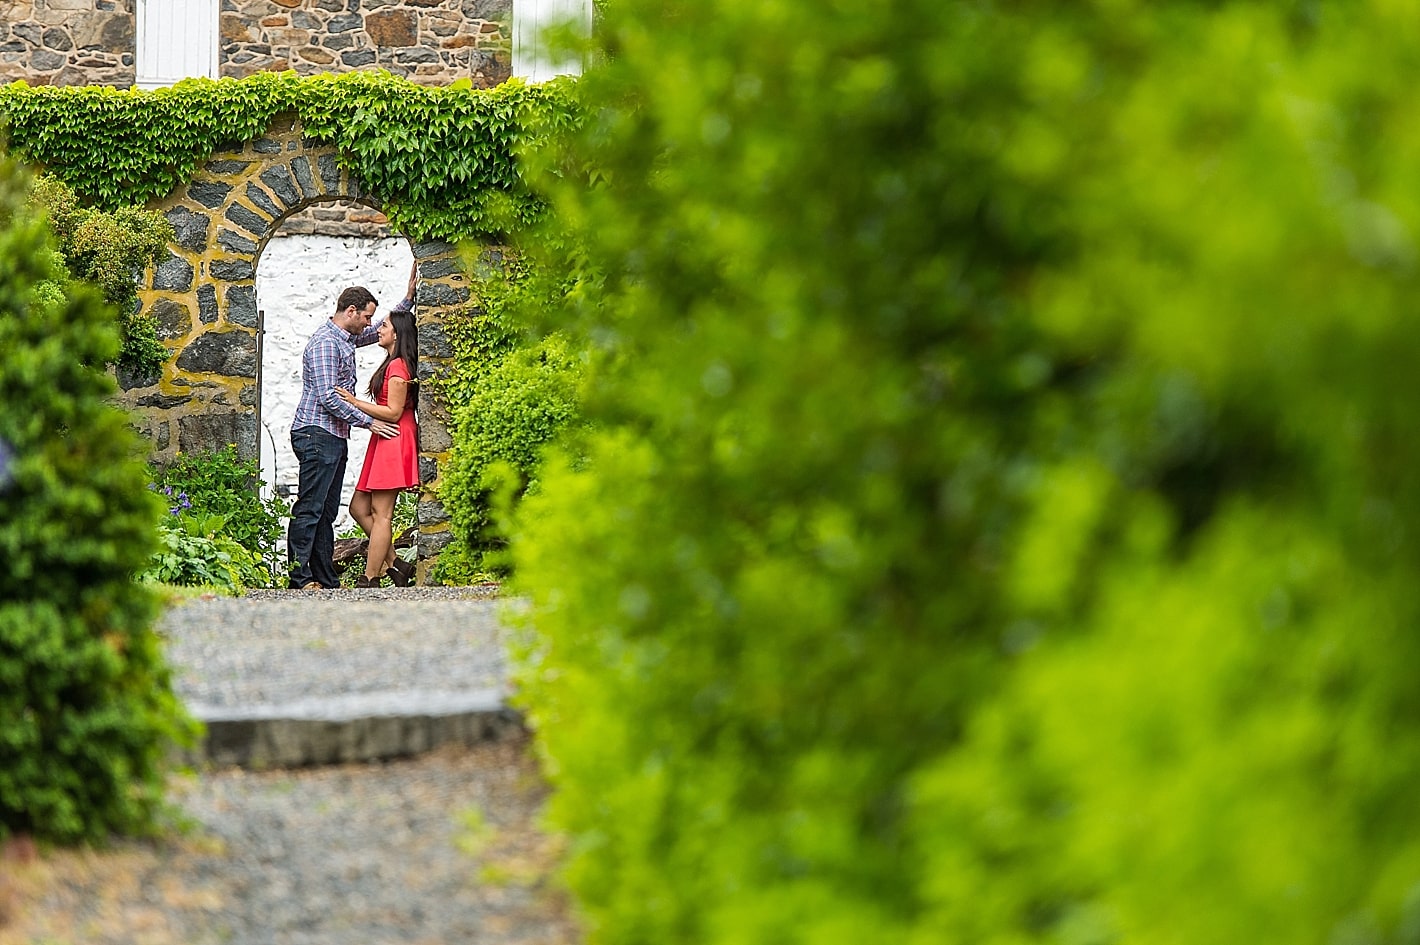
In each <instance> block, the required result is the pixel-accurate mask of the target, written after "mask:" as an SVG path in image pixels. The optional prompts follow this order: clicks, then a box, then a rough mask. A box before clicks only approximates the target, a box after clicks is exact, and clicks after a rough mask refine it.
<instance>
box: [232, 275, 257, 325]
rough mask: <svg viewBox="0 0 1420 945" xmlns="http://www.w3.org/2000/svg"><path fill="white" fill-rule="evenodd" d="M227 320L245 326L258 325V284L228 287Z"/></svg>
mask: <svg viewBox="0 0 1420 945" xmlns="http://www.w3.org/2000/svg"><path fill="white" fill-rule="evenodd" d="M227 321H229V322H231V323H232V324H234V325H241V326H243V327H245V328H255V327H256V286H254V285H234V286H228V287H227Z"/></svg>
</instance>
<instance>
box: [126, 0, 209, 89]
mask: <svg viewBox="0 0 1420 945" xmlns="http://www.w3.org/2000/svg"><path fill="white" fill-rule="evenodd" d="M219 7H220V0H138V48H137V55H136V57H135V58H136V62H137V66H138V81H137V85H138V87H139V88H140V89H156V88H159V87H160V86H164V85H172V84H173V83H175V82H177V81H179V80H181V79H186V78H190V77H193V76H207V77H209V78H213V79H215V78H217V76H218V71H217V16H218V10H219Z"/></svg>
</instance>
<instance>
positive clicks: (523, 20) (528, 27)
mask: <svg viewBox="0 0 1420 945" xmlns="http://www.w3.org/2000/svg"><path fill="white" fill-rule="evenodd" d="M564 23H572V24H574V25H575V26H576V27H577V28H578V29H580V30H581V31H582V35H584V36H590V35H591V32H592V0H513V75H515V76H517V77H519V78H521V79H526V80H527V81H529V82H545V81H546V80H548V79H550V78H552V77H553V76H556V75H580V74H581V72H582V61H581V59H580V58H577V57H575V56H574V57H570V58H566V59H561V60H557V61H555V60H554V59H553V58H552V54H551V53H550V52H549V51H548V48H547V43H546V41H545V40H544V38H543V35H542V33H543V30H545V29H547V28H548V27H549V26H558V25H562V24H564Z"/></svg>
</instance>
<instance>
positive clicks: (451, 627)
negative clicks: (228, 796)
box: [160, 588, 522, 768]
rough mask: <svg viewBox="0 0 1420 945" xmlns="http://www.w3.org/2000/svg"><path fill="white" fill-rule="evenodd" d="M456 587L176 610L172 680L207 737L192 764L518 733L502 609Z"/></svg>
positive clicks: (319, 755)
mask: <svg viewBox="0 0 1420 945" xmlns="http://www.w3.org/2000/svg"><path fill="white" fill-rule="evenodd" d="M487 593H488V592H487V591H486V590H485V591H481V592H476V591H473V590H471V589H467V588H386V589H379V590H341V591H318V592H304V591H261V592H251V593H248V594H247V595H245V596H243V597H240V598H220V597H209V598H203V599H197V600H191V601H186V602H183V603H181V604H178V605H176V606H174V607H173V608H172V609H171V610H169V611H168V613H167V614H166V615H165V617H164V618H163V621H162V623H161V625H160V632H161V633H162V634H163V636H164V637H165V638H166V639H167V648H168V658H169V660H170V662H171V663H172V664H173V667H174V676H175V680H174V686H175V689H176V690H177V692H178V695H179V696H180V697H181V698H182V699H183V701H184V703H185V704H186V705H187V707H188V710H189V711H190V712H191V713H192V714H193V716H194V717H195V718H197V719H198V720H200V721H202V722H203V723H204V724H205V725H206V730H207V731H206V737H205V738H204V739H203V742H202V744H201V745H200V746H199V747H198V749H197V751H196V752H194V753H193V754H192V755H190V756H189V760H190V761H191V762H194V763H197V764H204V763H205V764H213V765H240V766H243V767H250V768H273V767H301V766H305V765H318V764H338V763H345V762H359V761H376V760H383V759H390V758H400V757H406V756H410V755H417V754H420V753H422V752H426V751H430V750H432V749H434V748H438V747H440V746H443V745H449V744H459V745H472V744H475V743H477V742H481V741H488V740H496V739H501V738H505V737H509V736H512V735H518V734H521V732H522V722H521V718H520V717H519V715H518V713H517V712H516V711H515V710H514V709H512V708H511V707H510V706H509V705H508V699H507V695H508V684H507V678H506V674H507V660H506V655H505V650H504V646H505V635H506V632H507V631H506V630H505V629H504V627H503V625H502V621H501V619H500V611H501V609H502V605H501V604H500V603H499V602H498V601H496V600H490V599H488V597H487Z"/></svg>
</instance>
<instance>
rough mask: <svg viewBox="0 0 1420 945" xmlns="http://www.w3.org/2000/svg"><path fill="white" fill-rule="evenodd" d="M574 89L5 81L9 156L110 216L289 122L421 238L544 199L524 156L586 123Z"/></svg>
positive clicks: (382, 81)
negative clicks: (335, 156) (525, 173)
mask: <svg viewBox="0 0 1420 945" xmlns="http://www.w3.org/2000/svg"><path fill="white" fill-rule="evenodd" d="M573 93H574V84H573V83H572V82H570V81H567V80H558V81H553V82H549V83H545V84H541V85H526V84H524V83H522V82H520V81H517V80H513V81H509V82H505V83H503V84H502V85H499V86H497V87H495V88H492V89H475V88H473V87H472V86H471V85H470V84H469V83H468V82H467V81H464V82H458V83H455V84H453V85H451V86H445V87H430V86H423V85H418V84H416V83H413V82H410V81H408V80H407V79H403V78H400V77H398V76H394V75H391V74H390V73H388V72H383V71H375V72H354V73H346V74H343V75H331V74H323V75H316V76H308V77H302V76H298V75H296V74H295V73H294V72H282V73H271V72H265V73H258V74H256V75H253V76H250V77H248V78H245V79H187V80H184V81H183V82H180V83H178V84H177V85H175V86H172V87H171V88H162V89H153V90H140V89H115V88H112V87H95V86H86V87H51V86H41V87H30V86H28V85H26V84H25V83H23V82H19V83H13V84H11V85H7V86H3V87H0V122H3V123H4V124H5V125H6V126H7V133H8V138H9V149H10V151H11V152H12V153H13V154H14V155H15V156H16V157H18V158H19V159H21V160H22V161H25V162H26V163H29V164H32V165H36V166H39V167H41V168H43V169H44V170H45V171H47V172H48V173H50V174H52V175H54V176H55V177H58V178H59V179H60V180H62V181H64V182H65V183H66V184H68V185H69V186H70V187H72V188H73V189H74V190H75V191H76V192H77V193H78V194H79V195H80V196H81V197H82V198H83V199H84V200H85V201H86V202H88V203H91V204H93V205H95V206H98V207H101V208H105V209H117V208H118V207H120V206H125V205H131V204H133V203H142V202H145V201H148V200H151V199H155V198H159V197H162V196H164V195H166V194H168V193H171V192H172V191H173V190H175V189H176V188H177V187H179V186H180V185H182V184H183V183H186V182H187V181H189V180H191V179H192V178H193V176H194V175H195V174H196V173H197V170H198V168H200V167H201V165H202V163H203V162H204V161H205V160H206V159H207V158H209V157H210V156H211V155H212V154H213V153H214V152H216V151H217V150H219V149H221V148H222V147H223V146H227V145H232V144H237V143H240V142H243V141H248V140H252V139H256V138H259V137H261V136H262V135H263V134H264V133H265V132H266V130H267V129H268V128H269V127H270V126H271V124H272V121H273V120H274V119H275V118H276V117H277V116H278V115H282V114H291V113H293V114H295V115H296V116H298V117H299V119H300V121H301V125H302V127H303V129H304V131H305V134H306V135H307V137H308V138H310V139H311V140H312V141H315V142H318V143H322V144H330V145H334V146H335V147H336V148H337V149H338V153H339V158H340V161H341V163H342V164H343V165H344V166H345V167H346V168H347V169H348V170H350V171H351V172H352V173H354V174H355V175H356V176H357V177H358V178H359V179H360V181H361V182H362V183H363V185H364V186H365V187H366V188H367V189H368V190H369V191H370V192H371V193H374V194H376V195H378V197H379V199H380V202H381V209H382V210H383V211H384V213H385V214H386V215H387V216H388V217H389V219H390V222H391V224H392V225H394V226H395V227H397V228H398V229H400V230H401V231H402V232H404V233H406V234H408V235H409V236H411V237H413V238H415V239H444V240H457V239H461V238H468V237H477V236H484V235H489V234H500V233H506V232H509V231H511V230H515V229H518V228H520V227H521V226H523V225H526V224H527V223H529V222H531V221H532V220H534V219H536V218H537V217H538V215H539V214H540V213H541V211H542V202H541V200H540V199H539V198H538V197H537V196H536V194H535V193H534V192H533V191H532V189H531V188H529V187H528V186H527V185H526V183H525V181H524V180H523V178H522V176H521V174H520V172H519V169H518V164H517V161H516V155H517V154H518V153H520V152H524V151H528V150H536V149H538V148H539V146H540V145H541V144H542V143H544V142H546V141H547V140H549V139H550V137H552V136H554V135H557V134H560V133H561V132H563V131H565V130H567V129H568V128H570V127H572V126H573V125H575V123H576V121H577V114H578V112H577V108H576V103H575V97H574V94H573Z"/></svg>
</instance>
